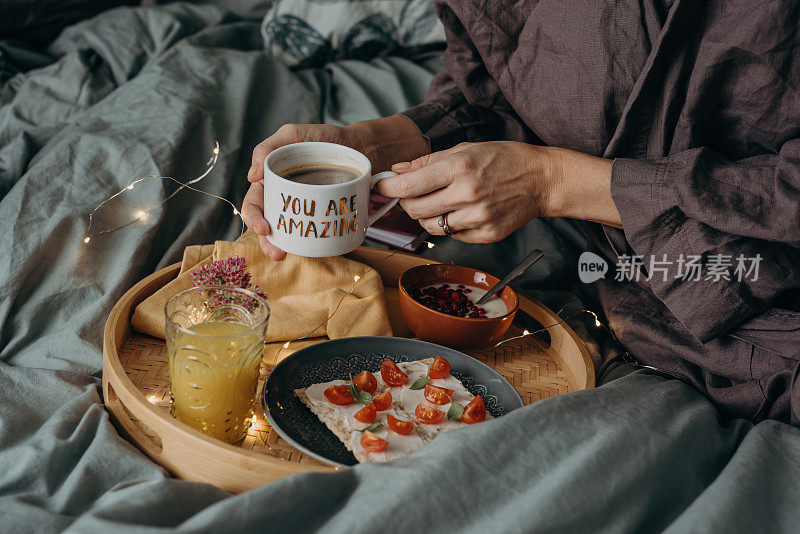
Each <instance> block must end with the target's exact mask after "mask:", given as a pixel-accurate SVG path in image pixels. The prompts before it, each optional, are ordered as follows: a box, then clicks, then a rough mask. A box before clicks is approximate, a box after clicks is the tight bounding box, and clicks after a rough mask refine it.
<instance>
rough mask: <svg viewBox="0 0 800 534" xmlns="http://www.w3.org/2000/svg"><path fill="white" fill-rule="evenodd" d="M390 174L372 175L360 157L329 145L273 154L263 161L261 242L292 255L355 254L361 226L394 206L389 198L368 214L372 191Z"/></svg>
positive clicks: (364, 227) (294, 146)
mask: <svg viewBox="0 0 800 534" xmlns="http://www.w3.org/2000/svg"><path fill="white" fill-rule="evenodd" d="M395 175H396V173H394V172H391V171H387V172H382V173H379V174H376V175H374V176H373V175H372V165H371V164H370V162H369V159H367V157H366V156H365V155H363V154H362V153H360V152H358V151H357V150H353V149H352V148H349V147H346V146H342V145H337V144H334V143H321V142H305V143H294V144H291V145H286V146H283V147H280V148H277V149H275V150H273V151H272V152H270V153H269V154H268V155H267V157H266V159H265V160H264V214H265V217H266V219H267V222H269V226H270V233H269V235H268V236H267V240H269V242H270V243H272V244H273V245H275V246H276V247H278V248H280V249H281V250H285V251H286V252H288V253H290V254H296V255H298V256H307V257H325V256H339V255H341V254H346V253H348V252H350V251H352V250H355V249H356V248H358V247H359V246H360V245H361V243H362V242H363V241H364V237H365V236H366V232H367V227H368V226H370V225H371V224H373V223H374V222H375V221H377V220H378V219H379V218H381V217H382V216H383V215H384V214H385V213H386V212H387V211H389V210H390V209H391V208H392V207H393V206H394V205H395V204H397V201H398V199H393V200H391V201H389V202H387V203H386V204H385V205H383V206H381V208H380V209H379V210H378V211H376V212H375V213H373V214H372V215H368V208H369V197H370V191H371V190H372V188H373V187H375V184H377V183H378V182H379V181H380V180H382V179H384V178H388V177H389V176H395Z"/></svg>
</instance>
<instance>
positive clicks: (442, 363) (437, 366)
mask: <svg viewBox="0 0 800 534" xmlns="http://www.w3.org/2000/svg"><path fill="white" fill-rule="evenodd" d="M449 374H450V362H448V361H447V360H445V359H444V358H442V357H441V356H437V357H436V359H434V360H433V363H432V364H431V366H430V368H429V369H428V377H430V378H444V377H446V376H447V375H449Z"/></svg>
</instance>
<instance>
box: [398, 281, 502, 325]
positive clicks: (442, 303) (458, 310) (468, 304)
mask: <svg viewBox="0 0 800 534" xmlns="http://www.w3.org/2000/svg"><path fill="white" fill-rule="evenodd" d="M485 294H486V290H485V289H481V288H479V287H475V286H470V285H465V284H431V285H427V286H420V287H418V288H416V289H414V290H413V291H412V292H411V298H413V299H414V300H416V301H417V302H419V303H420V304H422V305H423V306H425V307H427V308H431V309H433V310H436V311H438V312H441V313H446V314H447V315H454V316H456V317H466V318H469V319H482V318H489V317H500V316H501V315H505V314H507V313H508V306H506V303H505V302H503V300H502V299H500V298H499V297H492V298H490V299H489V300H488V301H486V302H484V303H483V304H482V305H480V306H478V305H477V304H476V303H477V302H478V300H480V298H481V297H482V296H484V295H485Z"/></svg>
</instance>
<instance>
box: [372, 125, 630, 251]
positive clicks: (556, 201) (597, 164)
mask: <svg viewBox="0 0 800 534" xmlns="http://www.w3.org/2000/svg"><path fill="white" fill-rule="evenodd" d="M612 163H613V162H612V160H606V159H603V158H598V157H594V156H588V155H586V154H581V153H578V152H574V151H571V150H565V149H558V148H550V147H541V146H536V145H529V144H526V143H519V142H514V141H491V142H485V143H462V144H460V145H457V146H455V147H453V148H451V149H449V150H444V151H441V152H436V153H433V154H430V155H427V156H423V157H420V158H417V159H415V160H413V161H410V162H404V163H398V164H395V165H394V166H392V170H393V171H395V172H397V173H400V176H397V177H394V178H387V179H385V180H382V181H381V182H380V183H379V185H378V189H379V191H380V192H381V194H383V195H385V196H388V197H396V198H401V201H400V203H401V205H402V206H403V209H405V210H406V212H407V213H408V214H409V215H410V216H411V217H413V218H414V219H417V220H419V222H420V224H421V225H422V226H423V228H425V229H426V230H427V231H428V232H430V233H432V234H435V235H443V234H444V230H443V229H442V228H441V227H440V226H439V217H440V216H441V215H443V214H447V223H448V226H449V227H450V229H451V231H452V232H455V234H454V235H453V237H454V238H456V239H459V240H461V241H465V242H469V243H491V242H495V241H499V240H501V239H503V238H504V237H506V236H507V235H509V234H510V233H511V232H513V231H514V230H516V229H517V228H520V227H522V226H523V225H524V224H526V223H527V222H528V221H530V220H531V219H533V218H534V217H574V218H581V219H586V220H594V221H597V222H602V223H604V224H611V225H617V226H618V225H620V222H619V214H618V213H617V210H616V207H615V206H614V203H613V200H612V199H611V188H610V184H611V165H612Z"/></svg>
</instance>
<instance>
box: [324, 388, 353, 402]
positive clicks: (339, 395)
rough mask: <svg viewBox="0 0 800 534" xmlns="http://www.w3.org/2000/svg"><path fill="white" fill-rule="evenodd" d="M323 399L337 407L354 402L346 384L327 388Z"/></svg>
mask: <svg viewBox="0 0 800 534" xmlns="http://www.w3.org/2000/svg"><path fill="white" fill-rule="evenodd" d="M325 398H326V399H328V400H329V401H331V402H332V403H334V404H338V405H339V406H345V405H347V404H350V403H351V402H355V399H353V394H352V393H350V386H349V385H347V384H342V385H341V386H330V387H328V389H326V390H325Z"/></svg>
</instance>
